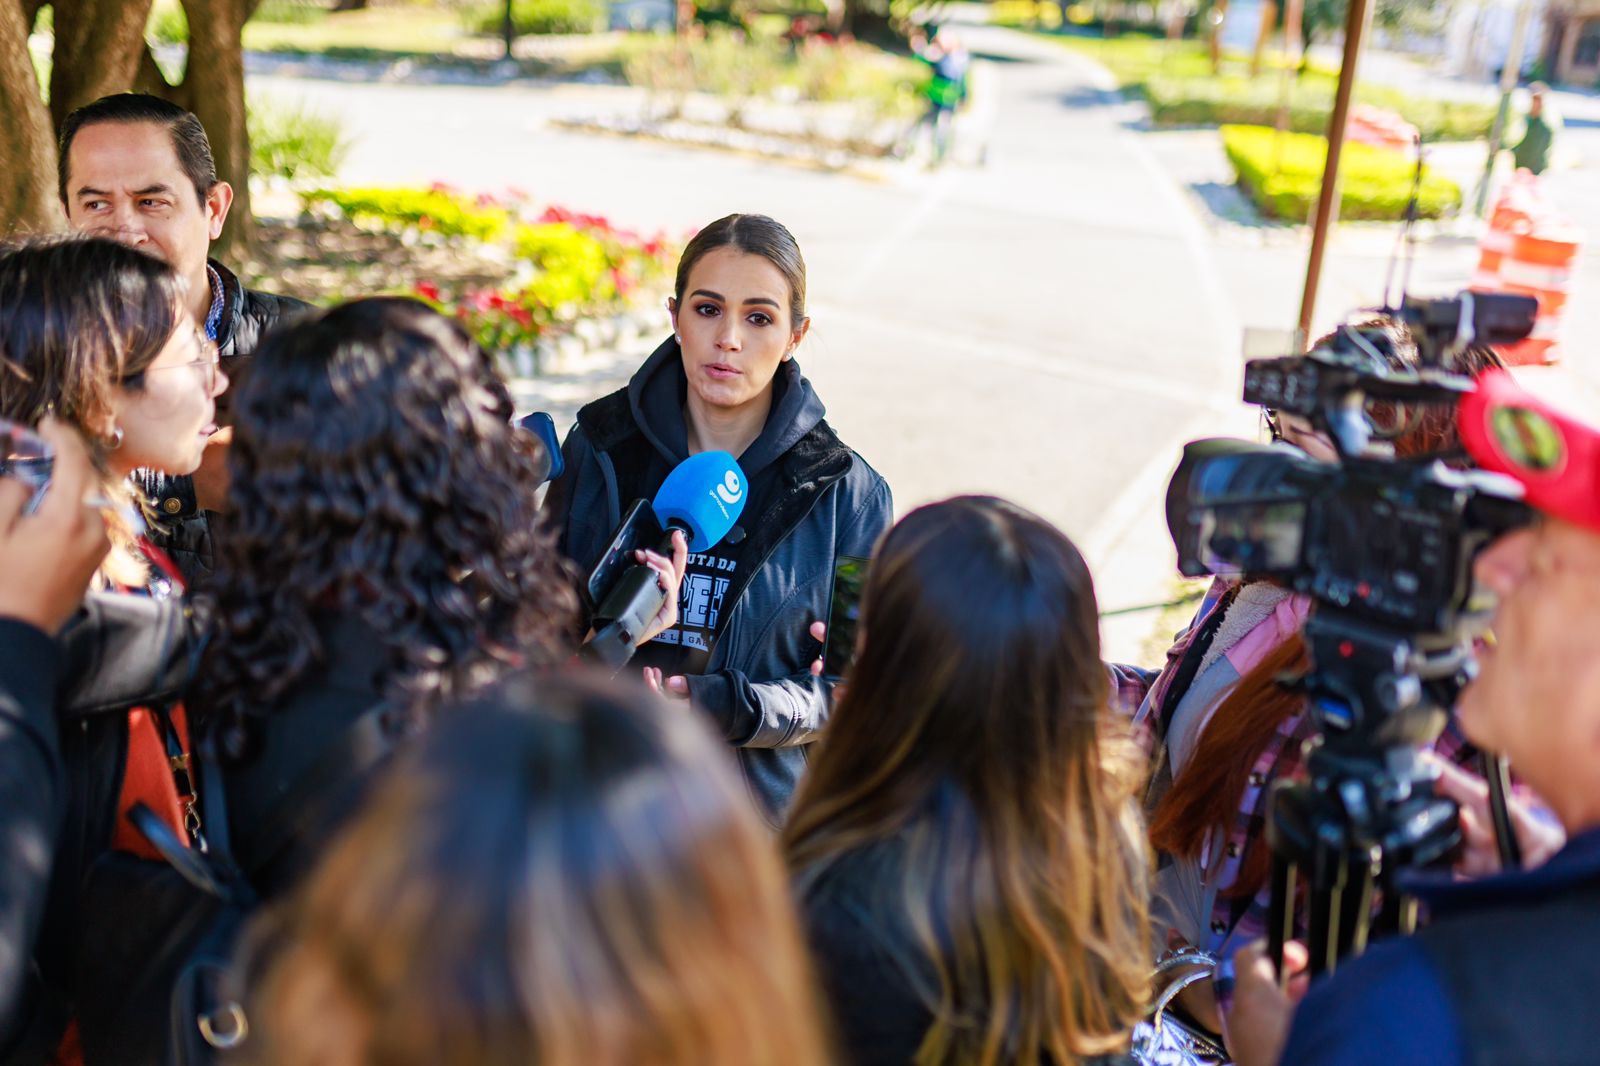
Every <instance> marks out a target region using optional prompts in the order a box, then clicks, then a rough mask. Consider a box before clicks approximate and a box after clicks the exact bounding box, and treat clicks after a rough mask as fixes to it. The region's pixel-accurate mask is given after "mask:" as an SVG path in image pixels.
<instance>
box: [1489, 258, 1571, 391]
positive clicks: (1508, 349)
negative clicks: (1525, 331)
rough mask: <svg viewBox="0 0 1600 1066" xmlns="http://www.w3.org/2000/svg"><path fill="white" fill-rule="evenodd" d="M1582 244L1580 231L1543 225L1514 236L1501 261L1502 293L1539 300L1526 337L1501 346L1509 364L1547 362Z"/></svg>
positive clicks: (1554, 342) (1555, 339) (1556, 338)
mask: <svg viewBox="0 0 1600 1066" xmlns="http://www.w3.org/2000/svg"><path fill="white" fill-rule="evenodd" d="M1582 245H1583V235H1582V233H1581V231H1579V230H1577V229H1574V228H1571V227H1557V226H1541V227H1539V228H1537V229H1534V230H1532V231H1530V232H1527V233H1517V234H1514V235H1513V236H1512V239H1511V249H1510V251H1508V252H1507V253H1506V255H1505V256H1504V258H1503V259H1502V260H1501V261H1500V266H1499V274H1500V284H1499V286H1498V288H1499V291H1501V292H1514V293H1521V294H1522V295H1524V296H1532V297H1534V298H1535V299H1537V300H1538V301H1539V318H1538V321H1537V323H1536V324H1535V325H1534V328H1533V333H1532V335H1531V336H1529V337H1528V338H1527V339H1526V340H1521V341H1518V342H1517V343H1515V344H1508V345H1503V346H1501V347H1500V349H1499V351H1500V354H1501V356H1502V357H1504V358H1505V360H1506V361H1507V362H1508V363H1511V364H1513V365H1523V364H1530V363H1549V362H1552V361H1553V360H1554V358H1555V354H1554V353H1555V347H1556V344H1557V342H1558V341H1559V339H1560V333H1561V313H1562V311H1563V310H1565V308H1566V306H1567V298H1568V296H1569V295H1570V294H1571V292H1572V277H1573V266H1574V264H1575V263H1576V261H1577V258H1578V252H1579V249H1580V248H1581V247H1582Z"/></svg>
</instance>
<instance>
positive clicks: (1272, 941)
mask: <svg viewBox="0 0 1600 1066" xmlns="http://www.w3.org/2000/svg"><path fill="white" fill-rule="evenodd" d="M1294 873H1295V870H1294V861H1293V860H1291V859H1289V858H1286V857H1285V856H1283V855H1280V854H1278V853H1277V852H1276V851H1274V852H1273V853H1272V895H1271V896H1270V897H1269V901H1268V905H1267V957H1268V958H1269V959H1271V960H1272V966H1273V968H1274V969H1275V970H1276V971H1277V973H1278V981H1279V982H1280V983H1281V982H1282V981H1283V945H1284V944H1285V943H1287V942H1288V941H1289V940H1291V939H1293V937H1294Z"/></svg>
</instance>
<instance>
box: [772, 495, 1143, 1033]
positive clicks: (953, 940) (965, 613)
mask: <svg viewBox="0 0 1600 1066" xmlns="http://www.w3.org/2000/svg"><path fill="white" fill-rule="evenodd" d="M976 590H981V595H975V594H974V593H975V591H976ZM860 633H861V638H860V639H861V647H860V657H859V659H858V660H857V662H856V664H855V666H854V667H853V669H852V673H851V675H850V678H849V683H848V685H847V686H846V692H845V695H844V697H843V699H842V700H841V702H840V704H839V706H838V707H837V708H836V709H835V711H834V714H833V717H832V719H831V720H830V722H829V724H828V733H827V735H826V736H825V737H824V738H823V740H822V741H821V744H820V748H819V750H818V751H817V753H816V755H815V756H814V757H813V760H812V763H811V766H810V768H809V771H808V774H807V777H806V780H805V781H803V782H802V784H801V786H800V790H799V793H798V795H797V797H796V800H795V805H794V809H793V810H792V812H791V813H790V816H789V823H788V828H787V831H786V833H785V837H784V839H785V844H786V847H787V852H788V857H789V862H790V865H791V868H792V869H793V870H794V871H795V873H796V876H797V877H798V879H799V884H800V890H801V892H802V895H803V896H804V897H805V898H807V899H808V900H810V901H813V902H818V903H822V904H824V905H825V904H826V901H827V898H828V895H829V893H830V892H832V891H834V890H835V888H834V886H835V885H836V884H838V882H839V880H840V879H838V878H832V879H830V878H829V877H828V873H829V871H830V870H832V869H834V868H835V867H836V866H837V865H838V864H839V863H840V861H841V860H843V859H845V858H846V857H848V856H850V855H851V854H852V853H858V852H860V851H861V850H862V849H869V848H871V849H880V850H882V849H887V850H886V851H885V852H884V853H886V854H892V855H894V856H895V859H896V862H895V863H892V864H890V866H889V867H888V868H889V869H891V870H892V871H893V873H892V874H891V875H890V876H887V877H883V878H880V879H878V882H877V883H874V884H871V885H868V886H866V888H867V891H868V893H869V896H870V897H871V903H870V904H869V906H870V907H872V908H873V909H874V910H875V914H874V915H873V920H874V921H876V922H877V923H879V924H880V925H882V926H888V927H891V928H892V927H894V926H897V925H898V926H900V927H902V928H905V929H908V930H909V931H910V934H911V936H912V937H913V938H914V940H915V941H916V943H917V946H918V947H919V948H920V953H921V956H922V958H923V961H924V962H925V964H926V968H927V971H928V972H929V973H931V975H932V977H933V980H930V981H926V982H922V983H921V987H918V988H916V989H915V991H916V992H917V993H918V994H919V995H920V996H921V997H922V998H923V1000H924V1006H925V1007H926V1009H927V1010H928V1011H929V1012H930V1013H931V1015H932V1017H933V1019H934V1020H933V1023H932V1025H931V1027H930V1028H929V1030H928V1032H927V1034H926V1036H925V1038H924V1040H923V1042H922V1045H921V1047H920V1049H919V1050H918V1052H917V1055H916V1062H918V1063H923V1064H934V1063H946V1062H961V1063H979V1064H998V1063H1024V1064H1038V1063H1043V1062H1047V1061H1048V1062H1054V1063H1057V1064H1063V1063H1068V1062H1071V1061H1074V1060H1075V1059H1077V1058H1079V1057H1083V1056H1094V1055H1102V1054H1107V1053H1112V1052H1116V1051H1120V1050H1125V1049H1126V1048H1127V1046H1128V1042H1129V1036H1130V1033H1131V1030H1132V1027H1133V1025H1134V1024H1135V1022H1137V1021H1138V1019H1139V1018H1140V1016H1141V1015H1142V1013H1143V1011H1144V1008H1145V1004H1146V1000H1147V998H1148V993H1149V974H1150V964H1149V939H1148V932H1147V931H1148V928H1149V921H1148V916H1147V913H1146V900H1147V899H1148V893H1149V883H1148V882H1149V871H1150V863H1149V851H1148V847H1147V845H1146V843H1145V835H1144V827H1143V824H1142V821H1141V819H1140V817H1139V812H1138V808H1137V804H1136V800H1135V792H1136V790H1137V788H1138V786H1139V783H1140V780H1141V778H1142V776H1143V772H1144V767H1143V760H1142V758H1141V756H1140V755H1139V753H1138V751H1137V749H1136V748H1135V746H1134V745H1133V743H1132V742H1131V740H1130V739H1129V738H1128V736H1127V735H1126V733H1125V731H1124V730H1123V729H1122V728H1120V727H1119V724H1118V722H1117V721H1116V720H1115V719H1114V718H1113V717H1112V715H1111V713H1110V710H1109V701H1108V683H1107V675H1106V672H1105V669H1104V667H1103V666H1102V665H1101V663H1100V644H1099V631H1098V618H1097V615H1096V611H1095V599H1094V588H1093V584H1092V581H1091V579H1090V576H1089V571H1088V568H1087V567H1086V566H1085V565H1084V562H1083V559H1082V557H1081V556H1080V555H1079V554H1078V552H1077V549H1075V548H1074V547H1073V546H1072V544H1071V543H1070V542H1069V541H1068V540H1067V539H1066V538H1065V537H1064V536H1062V535H1061V533H1060V532H1059V531H1057V530H1056V529H1055V528H1054V527H1053V526H1051V525H1049V524H1048V523H1047V522H1044V521H1043V520H1042V519H1039V518H1037V517H1035V516H1033V515H1031V514H1029V513H1028V512H1026V511H1023V510H1022V509H1021V508H1018V507H1015V506H1014V505H1011V504H1008V503H1006V502H1004V501H1001V500H996V499H993V498H988V497H962V498H959V499H954V500H948V501H945V502H944V503H938V504H933V505H930V506H928V507H923V508H920V509H918V510H916V511H913V512H912V513H911V514H909V515H907V516H906V517H905V518H904V519H902V520H901V521H900V523H899V524H897V525H896V526H895V527H894V528H893V529H892V530H890V531H889V533H888V534H887V535H886V537H885V539H884V541H883V543H882V545H881V547H880V549H879V552H878V555H877V558H876V559H875V560H874V561H873V564H872V567H871V571H870V573H869V575H868V577H867V582H866V588H865V590H864V594H863V598H862V618H861V630H860ZM914 983H915V982H914Z"/></svg>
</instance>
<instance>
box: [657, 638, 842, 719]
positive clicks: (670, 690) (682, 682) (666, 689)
mask: <svg viewBox="0 0 1600 1066" xmlns="http://www.w3.org/2000/svg"><path fill="white" fill-rule="evenodd" d="M808 632H809V633H810V634H811V636H812V637H813V638H814V639H816V640H817V641H819V642H822V641H826V640H827V637H828V627H827V626H826V625H824V624H823V623H821V622H812V623H811V628H810V629H809V630H808ZM810 669H811V676H812V677H821V676H822V656H820V655H819V656H817V657H816V658H815V659H813V660H812V662H811V667H810ZM644 683H645V684H646V685H648V686H649V687H650V691H652V692H658V693H660V694H661V695H663V696H665V697H667V698H668V699H672V700H686V699H688V698H689V679H688V678H687V677H684V676H683V675H682V674H675V675H673V676H672V677H666V676H664V675H663V674H662V672H661V670H660V669H659V668H657V667H654V666H647V667H645V668H644ZM837 687H838V686H835V689H837Z"/></svg>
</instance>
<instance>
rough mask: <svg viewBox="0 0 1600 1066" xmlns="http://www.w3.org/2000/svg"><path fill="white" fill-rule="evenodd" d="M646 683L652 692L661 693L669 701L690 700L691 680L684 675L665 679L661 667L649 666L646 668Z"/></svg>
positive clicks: (675, 675)
mask: <svg viewBox="0 0 1600 1066" xmlns="http://www.w3.org/2000/svg"><path fill="white" fill-rule="evenodd" d="M644 683H645V684H646V685H648V686H649V688H650V691H651V692H656V693H660V694H661V695H663V696H665V697H666V698H667V699H669V700H686V699H688V698H689V679H688V678H687V677H684V676H683V675H682V674H674V675H673V676H672V677H663V676H662V674H661V668H660V667H658V666H647V667H645V668H644Z"/></svg>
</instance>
